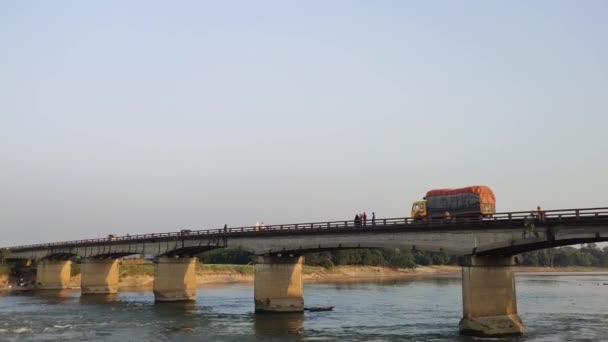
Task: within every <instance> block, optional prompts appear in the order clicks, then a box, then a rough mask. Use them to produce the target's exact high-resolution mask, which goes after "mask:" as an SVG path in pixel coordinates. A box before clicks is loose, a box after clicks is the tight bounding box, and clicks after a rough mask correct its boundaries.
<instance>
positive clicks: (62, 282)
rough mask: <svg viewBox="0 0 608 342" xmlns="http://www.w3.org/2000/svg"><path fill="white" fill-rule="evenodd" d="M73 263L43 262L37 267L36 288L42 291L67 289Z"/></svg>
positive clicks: (67, 261)
mask: <svg viewBox="0 0 608 342" xmlns="http://www.w3.org/2000/svg"><path fill="white" fill-rule="evenodd" d="M71 270H72V261H70V260H42V261H40V262H38V264H37V265H36V287H37V288H38V289H41V290H60V289H67V288H68V285H69V284H70V275H71V274H70V273H71Z"/></svg>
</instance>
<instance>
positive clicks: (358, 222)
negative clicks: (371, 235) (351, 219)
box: [355, 214, 361, 228]
mask: <svg viewBox="0 0 608 342" xmlns="http://www.w3.org/2000/svg"><path fill="white" fill-rule="evenodd" d="M355 227H357V228H359V227H361V218H359V215H358V214H356V215H355Z"/></svg>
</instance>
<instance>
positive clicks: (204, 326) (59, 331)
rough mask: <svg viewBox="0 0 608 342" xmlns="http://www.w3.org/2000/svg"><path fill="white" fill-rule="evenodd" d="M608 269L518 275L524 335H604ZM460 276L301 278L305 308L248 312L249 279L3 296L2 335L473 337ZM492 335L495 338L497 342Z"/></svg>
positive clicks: (180, 338)
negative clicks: (180, 295)
mask: <svg viewBox="0 0 608 342" xmlns="http://www.w3.org/2000/svg"><path fill="white" fill-rule="evenodd" d="M605 284H608V275H584V276H582V275H575V276H553V275H551V276H538V275H518V276H517V299H518V309H519V314H520V317H521V318H522V320H523V322H524V326H525V330H526V332H525V336H522V337H517V338H512V339H500V340H505V341H608V285H605ZM460 285H461V284H460V279H459V278H458V277H455V276H436V277H432V278H419V279H410V280H399V281H376V282H348V283H346V282H342V283H323V284H306V285H305V287H304V296H305V297H304V298H305V302H306V305H308V306H325V305H333V306H335V309H334V311H328V312H306V313H304V314H258V315H256V314H254V313H253V288H252V285H251V284H234V285H222V286H206V287H203V288H200V289H199V290H198V297H197V301H196V302H195V303H161V304H154V296H153V294H152V292H151V291H122V292H121V293H119V294H118V295H117V296H116V297H115V298H107V299H98V298H97V299H85V298H82V299H81V298H80V296H79V291H77V290H69V291H64V292H63V293H62V294H61V295H62V297H57V294H56V293H37V294H33V293H29V294H27V293H22V294H18V295H15V294H12V295H2V297H0V341H121V342H127V341H134V342H139V341H239V342H245V341H269V340H270V341H271V340H281V341H283V340H288V341H475V340H479V339H476V338H471V337H463V336H459V334H458V322H459V320H460V317H461V314H462V300H461V286H460ZM494 340H496V339H494Z"/></svg>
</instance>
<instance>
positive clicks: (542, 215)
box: [536, 205, 545, 223]
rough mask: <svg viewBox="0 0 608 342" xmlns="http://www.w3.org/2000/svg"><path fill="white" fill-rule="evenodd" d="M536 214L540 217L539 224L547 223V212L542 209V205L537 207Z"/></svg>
mask: <svg viewBox="0 0 608 342" xmlns="http://www.w3.org/2000/svg"><path fill="white" fill-rule="evenodd" d="M536 214H537V215H538V222H539V223H544V222H545V212H544V211H543V210H542V209H541V208H540V205H539V206H537V207H536Z"/></svg>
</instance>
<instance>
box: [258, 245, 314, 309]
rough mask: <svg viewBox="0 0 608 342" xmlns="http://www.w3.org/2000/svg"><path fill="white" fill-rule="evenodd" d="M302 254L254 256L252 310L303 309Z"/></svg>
mask: <svg viewBox="0 0 608 342" xmlns="http://www.w3.org/2000/svg"><path fill="white" fill-rule="evenodd" d="M303 264H304V257H301V256H296V257H278V256H258V257H257V259H256V264H255V282H254V299H255V311H256V312H265V311H267V312H268V311H269V312H301V311H304V291H303V286H302V265H303Z"/></svg>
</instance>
